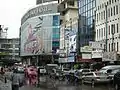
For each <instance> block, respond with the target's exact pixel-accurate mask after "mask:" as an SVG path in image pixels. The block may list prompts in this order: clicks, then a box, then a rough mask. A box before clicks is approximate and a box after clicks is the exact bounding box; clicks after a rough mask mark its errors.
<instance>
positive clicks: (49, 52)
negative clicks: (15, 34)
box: [20, 1, 60, 64]
mask: <svg viewBox="0 0 120 90" xmlns="http://www.w3.org/2000/svg"><path fill="white" fill-rule="evenodd" d="M57 5H58V3H57V1H51V2H49V3H42V4H39V5H37V6H35V7H34V8H32V9H30V10H28V12H26V14H25V15H24V16H23V18H22V19H21V28H20V46H21V47H20V55H21V57H22V58H23V59H24V60H25V59H26V58H27V60H28V62H29V61H31V62H32V63H34V64H38V63H39V64H40V63H42V62H43V63H51V62H52V60H55V59H57V57H58V55H56V52H57V49H59V37H60V34H59V32H60V31H59V16H60V14H59V13H57ZM43 59H44V60H43ZM41 60H42V61H41ZM29 64H30V63H29Z"/></svg>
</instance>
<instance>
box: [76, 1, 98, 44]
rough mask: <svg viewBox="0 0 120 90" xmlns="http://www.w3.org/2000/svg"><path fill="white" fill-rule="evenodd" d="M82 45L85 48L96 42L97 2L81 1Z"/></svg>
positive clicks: (80, 26)
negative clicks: (91, 42) (95, 9)
mask: <svg viewBox="0 0 120 90" xmlns="http://www.w3.org/2000/svg"><path fill="white" fill-rule="evenodd" d="M78 5H79V18H80V24H79V30H80V31H79V33H80V45H81V46H85V45H88V44H89V41H93V40H94V24H95V23H94V21H95V20H94V19H95V11H94V8H95V6H96V0H79V4H78Z"/></svg>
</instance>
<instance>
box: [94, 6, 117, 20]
mask: <svg viewBox="0 0 120 90" xmlns="http://www.w3.org/2000/svg"><path fill="white" fill-rule="evenodd" d="M118 11H119V10H118V5H116V6H113V7H111V8H109V9H108V10H107V17H110V16H113V15H117V14H118ZM105 17H106V11H105V10H104V11H103V12H99V13H97V15H96V20H97V22H98V21H99V20H104V19H105Z"/></svg>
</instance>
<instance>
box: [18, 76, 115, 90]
mask: <svg viewBox="0 0 120 90" xmlns="http://www.w3.org/2000/svg"><path fill="white" fill-rule="evenodd" d="M55 83H56V84H55ZM54 84H55V85H54ZM54 86H55V87H54ZM20 90H114V89H113V87H112V86H111V85H110V84H104V85H96V86H95V87H91V85H90V84H83V85H73V84H66V83H65V81H57V80H56V81H55V80H53V79H51V80H50V79H49V80H47V82H46V79H45V78H44V77H42V78H41V82H40V87H39V88H38V87H34V86H30V87H29V86H24V87H22V88H21V89H20Z"/></svg>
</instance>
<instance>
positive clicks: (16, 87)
mask: <svg viewBox="0 0 120 90" xmlns="http://www.w3.org/2000/svg"><path fill="white" fill-rule="evenodd" d="M11 81H12V90H19V84H20V77H19V75H18V74H17V70H16V69H15V70H14V71H13V75H12V77H11Z"/></svg>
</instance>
